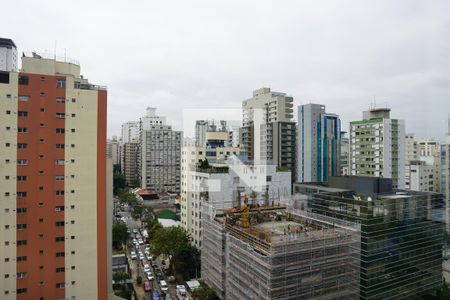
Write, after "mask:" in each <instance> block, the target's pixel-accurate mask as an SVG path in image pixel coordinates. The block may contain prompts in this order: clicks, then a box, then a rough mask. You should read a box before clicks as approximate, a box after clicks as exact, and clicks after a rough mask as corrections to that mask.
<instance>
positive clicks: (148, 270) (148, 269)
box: [144, 264, 150, 273]
mask: <svg viewBox="0 0 450 300" xmlns="http://www.w3.org/2000/svg"><path fill="white" fill-rule="evenodd" d="M144 272H145V273H147V272H150V266H149V265H148V264H145V265H144Z"/></svg>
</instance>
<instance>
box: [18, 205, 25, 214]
mask: <svg viewBox="0 0 450 300" xmlns="http://www.w3.org/2000/svg"><path fill="white" fill-rule="evenodd" d="M26 212H27V208H26V207H19V208H17V213H18V214H22V213H26Z"/></svg>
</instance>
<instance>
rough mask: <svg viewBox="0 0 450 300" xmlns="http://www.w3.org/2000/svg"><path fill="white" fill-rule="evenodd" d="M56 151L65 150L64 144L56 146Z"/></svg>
mask: <svg viewBox="0 0 450 300" xmlns="http://www.w3.org/2000/svg"><path fill="white" fill-rule="evenodd" d="M56 149H64V144H56Z"/></svg>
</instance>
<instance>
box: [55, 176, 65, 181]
mask: <svg viewBox="0 0 450 300" xmlns="http://www.w3.org/2000/svg"><path fill="white" fill-rule="evenodd" d="M55 180H57V181H63V180H64V175H56V176H55Z"/></svg>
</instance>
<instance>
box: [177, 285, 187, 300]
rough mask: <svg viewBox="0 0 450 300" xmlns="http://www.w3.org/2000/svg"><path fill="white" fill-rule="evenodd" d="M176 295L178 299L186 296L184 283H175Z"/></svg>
mask: <svg viewBox="0 0 450 300" xmlns="http://www.w3.org/2000/svg"><path fill="white" fill-rule="evenodd" d="M177 296H178V298H180V299H184V297H186V287H185V286H184V285H182V284H179V285H177Z"/></svg>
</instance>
